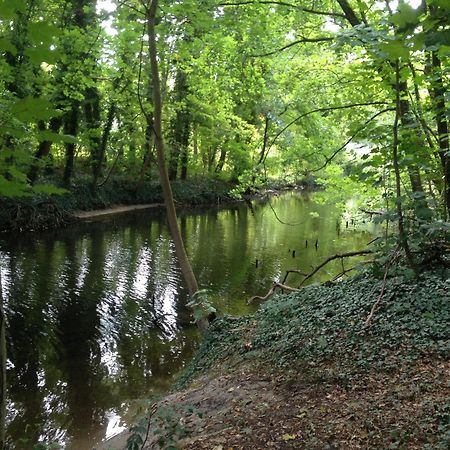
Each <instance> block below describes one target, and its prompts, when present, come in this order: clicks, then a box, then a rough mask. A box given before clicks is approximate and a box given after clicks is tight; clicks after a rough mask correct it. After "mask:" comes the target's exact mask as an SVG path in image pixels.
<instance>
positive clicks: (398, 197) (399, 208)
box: [392, 60, 417, 275]
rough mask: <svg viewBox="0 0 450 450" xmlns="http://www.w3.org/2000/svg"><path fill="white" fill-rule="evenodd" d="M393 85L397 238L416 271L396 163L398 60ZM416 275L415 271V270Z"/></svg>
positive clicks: (400, 106) (398, 92)
mask: <svg viewBox="0 0 450 450" xmlns="http://www.w3.org/2000/svg"><path fill="white" fill-rule="evenodd" d="M395 85H396V88H397V89H396V91H395V105H396V107H395V120H394V126H393V137H394V139H393V144H392V147H393V151H392V163H393V165H394V171H395V190H396V199H395V203H396V207H397V224H398V238H399V243H400V246H401V247H402V248H403V250H404V251H405V255H406V259H407V260H408V263H409V265H410V266H411V268H412V269H413V270H414V271H415V272H416V267H415V264H414V260H413V257H412V254H411V250H410V248H409V244H408V239H407V237H406V232H405V225H404V219H403V210H402V202H401V195H402V192H401V179H400V167H399V163H398V146H399V136H398V134H399V133H398V126H399V121H400V118H401V114H402V113H401V109H402V101H401V97H400V94H401V92H402V87H401V82H400V68H399V61H398V60H397V61H396V63H395ZM416 275H417V272H416Z"/></svg>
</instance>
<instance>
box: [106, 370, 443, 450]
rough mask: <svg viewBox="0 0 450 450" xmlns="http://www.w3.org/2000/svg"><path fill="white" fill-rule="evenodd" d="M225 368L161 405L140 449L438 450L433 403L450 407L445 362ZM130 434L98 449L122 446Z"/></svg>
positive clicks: (436, 424)
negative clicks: (302, 370) (350, 370)
mask: <svg viewBox="0 0 450 450" xmlns="http://www.w3.org/2000/svg"><path fill="white" fill-rule="evenodd" d="M228 372H229V373H227V374H226V375H222V376H218V377H211V376H209V377H201V378H199V379H198V380H196V381H195V382H194V384H193V385H192V386H191V387H190V388H189V389H188V390H185V391H182V392H178V393H175V394H172V395H170V396H168V397H166V398H165V399H164V400H163V401H162V402H160V403H158V408H159V409H158V410H157V411H155V410H156V408H154V412H153V414H152V421H151V423H152V428H151V430H150V433H149V436H148V438H147V442H146V444H145V446H144V448H145V449H147V450H149V449H160V448H167V447H168V446H170V445H172V448H179V449H186V450H203V449H204V450H206V449H208V450H211V449H214V450H225V449H226V450H228V449H233V450H237V449H261V450H262V449H272V448H273V449H325V448H330V449H332V448H339V449H388V448H402V449H422V448H430V449H432V448H439V447H434V446H433V436H434V432H435V431H436V430H437V427H439V425H440V424H439V423H438V422H436V405H441V406H442V411H444V412H445V408H448V407H449V406H450V403H449V400H450V384H449V380H450V363H449V362H448V361H447V362H444V361H440V362H439V361H421V362H419V363H418V364H417V365H416V367H415V370H413V371H412V370H411V368H409V369H408V370H407V372H403V371H402V370H401V369H400V370H397V371H395V372H389V373H387V372H386V373H384V372H374V373H370V374H368V375H366V376H360V377H357V378H355V379H353V380H352V381H351V383H346V382H343V381H342V380H337V379H335V380H333V379H327V378H326V377H324V378H323V379H320V378H310V377H306V376H302V375H301V374H298V373H297V374H294V373H291V374H289V375H288V374H285V373H284V374H281V373H269V369H267V370H264V368H262V367H259V368H257V369H255V368H250V367H249V366H246V367H243V368H242V367H241V368H240V369H236V370H234V369H232V370H229V371H228ZM432 405H433V406H432ZM169 416H170V418H168V417H169ZM128 436H129V434H128V435H126V436H124V435H123V436H121V437H120V438H119V439H120V440H121V441H122V442H121V443H120V441H119V440H117V439H116V441H114V440H112V441H110V442H109V443H108V445H106V446H104V447H102V448H105V449H113V448H116V449H118V448H124V446H122V445H124V444H125V442H126V439H125V438H126V437H128ZM119 445H120V446H119ZM427 445H430V446H429V447H427Z"/></svg>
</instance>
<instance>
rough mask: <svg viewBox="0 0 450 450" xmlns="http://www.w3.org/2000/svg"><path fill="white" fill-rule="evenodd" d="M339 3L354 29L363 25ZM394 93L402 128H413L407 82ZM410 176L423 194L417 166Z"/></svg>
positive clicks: (340, 0)
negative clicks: (396, 97) (398, 106)
mask: <svg viewBox="0 0 450 450" xmlns="http://www.w3.org/2000/svg"><path fill="white" fill-rule="evenodd" d="M337 2H338V3H339V6H340V7H341V9H342V12H343V13H344V16H345V18H346V19H347V21H348V22H349V23H350V25H351V26H352V27H356V26H360V25H363V24H364V22H363V20H362V19H360V18H359V17H358V16H357V15H356V13H355V10H354V9H353V8H352V6H351V5H350V3H349V2H348V1H347V0H337ZM390 65H391V67H392V69H393V70H394V72H395V70H396V69H395V63H392V62H391V63H390ZM393 89H394V91H395V92H396V93H397V91H398V90H400V94H401V96H400V109H399V121H400V123H401V125H402V126H404V127H411V125H412V124H413V122H412V121H411V116H410V105H409V100H408V88H407V84H406V81H400V82H399V85H397V86H393ZM408 174H409V179H410V182H411V187H412V190H413V191H414V192H423V187H422V180H421V177H420V171H419V169H418V167H417V166H415V165H414V164H413V165H410V166H408Z"/></svg>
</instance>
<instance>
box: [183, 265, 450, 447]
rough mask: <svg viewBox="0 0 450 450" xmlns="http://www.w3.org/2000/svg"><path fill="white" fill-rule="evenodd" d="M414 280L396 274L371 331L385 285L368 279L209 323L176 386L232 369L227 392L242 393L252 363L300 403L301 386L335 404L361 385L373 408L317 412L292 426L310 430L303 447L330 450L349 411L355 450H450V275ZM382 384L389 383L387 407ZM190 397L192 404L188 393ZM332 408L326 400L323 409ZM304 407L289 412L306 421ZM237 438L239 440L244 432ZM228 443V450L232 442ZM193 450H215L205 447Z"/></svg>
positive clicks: (314, 289)
mask: <svg viewBox="0 0 450 450" xmlns="http://www.w3.org/2000/svg"><path fill="white" fill-rule="evenodd" d="M410 276H411V274H409V273H408V272H405V271H404V270H395V271H392V273H390V276H389V278H388V279H387V284H386V290H385V292H384V296H383V299H382V301H381V304H380V306H379V308H378V309H377V311H376V313H375V316H374V317H373V320H372V322H371V324H370V325H369V326H365V321H366V319H367V316H368V315H369V314H370V311H371V309H372V307H373V305H374V303H375V301H376V300H377V297H378V296H379V294H380V291H381V286H382V284H383V282H382V281H381V280H379V279H377V278H375V277H374V276H373V274H367V273H366V274H360V275H358V276H357V277H354V278H352V279H349V280H347V281H343V282H340V283H336V284H325V285H313V286H309V287H306V288H304V289H303V290H302V291H300V292H298V293H293V294H289V295H280V296H277V297H275V298H273V299H271V300H270V301H268V302H267V303H265V304H264V305H262V306H261V308H260V309H259V310H258V311H257V312H256V313H255V314H254V315H252V316H247V317H242V318H229V317H224V318H221V319H219V320H217V321H216V322H214V324H213V325H212V326H211V329H210V331H209V332H208V334H207V335H206V336H205V339H204V341H203V343H202V345H201V347H200V349H199V350H198V352H197V353H196V355H195V357H194V360H193V362H192V363H191V365H190V366H189V367H188V368H187V370H186V371H185V372H184V374H183V376H182V377H181V379H180V380H179V381H178V388H184V387H186V386H188V385H189V382H191V381H192V380H193V379H195V377H196V376H203V375H204V374H205V373H209V374H214V375H213V376H220V375H222V374H223V373H224V371H225V373H226V374H229V375H227V376H228V377H229V378H231V380H232V381H231V382H230V386H233V387H231V388H230V387H229V386H227V388H229V389H234V388H235V389H239V385H240V383H243V382H244V381H243V380H245V379H248V377H251V376H252V375H248V372H245V375H242V373H243V368H245V367H247V366H250V369H248V370H249V372H250V373H251V374H255V375H254V378H255V380H259V379H261V378H267V377H269V378H270V377H273V378H275V379H276V380H277V383H278V384H280V383H281V386H282V387H283V389H286V390H287V396H288V398H289V397H291V396H294V393H295V389H294V386H296V385H300V386H303V388H302V389H303V390H307V389H308V386H311V389H312V390H314V391H315V392H316V394H315V395H316V396H317V395H319V394H317V392H320V391H321V390H323V389H325V390H326V391H327V395H328V398H332V397H333V396H334V395H335V394H336V390H337V391H339V390H344V391H345V392H347V393H349V394H348V395H349V396H350V397H351V396H352V395H353V394H352V392H353V391H354V390H355V389H356V391H357V390H358V388H357V386H364V389H367V396H366V398H365V400H364V401H366V402H368V403H367V406H366V407H365V408H367V409H366V410H364V407H363V408H362V410H360V409H359V408H357V407H356V406H355V405H357V404H359V403H360V402H361V399H360V398H352V401H351V400H348V399H347V400H346V403H344V404H340V405H339V404H337V405H335V406H336V408H337V410H338V411H340V412H341V414H340V415H339V414H338V415H337V416H336V417H334V418H333V419H330V416H331V414H332V413H331V412H330V411H331V410H332V409H333V407H332V406H329V405H327V406H326V410H328V413H329V414H330V416H326V417H314V415H313V414H311V417H309V421H310V422H309V423H308V422H306V423H305V424H303V426H304V428H303V429H302V428H298V427H299V425H298V424H297V425H296V427H297V428H296V429H295V428H294V431H295V432H297V433H298V430H299V429H300V430H301V432H306V434H307V435H308V428H309V427H311V428H310V431H309V433H310V437H309V438H308V439H309V440H307V441H306V443H305V441H303V442H302V445H306V446H305V447H299V448H325V447H324V446H326V445H327V442H328V441H327V438H325V437H324V436H327V435H330V433H331V429H332V428H333V425H331V424H330V420H335V423H339V421H340V420H341V419H340V417H339V416H341V417H342V414H344V415H345V413H342V411H345V412H347V410H348V411H349V413H351V414H354V415H356V417H354V419H350V423H351V420H355V423H354V427H355V429H354V430H353V431H352V433H354V436H353V439H355V442H354V445H356V447H355V448H357V445H358V442H359V443H361V440H362V442H366V443H367V444H368V445H369V448H427V449H428V448H429V449H431V448H433V449H444V448H448V445H449V444H450V439H449V438H450V434H449V433H450V422H449V418H450V417H449V408H448V406H449V401H450V397H449V395H448V385H447V386H446V383H448V361H449V357H450V339H449V334H448V324H449V322H450V303H449V301H448V294H449V289H448V282H449V281H448V280H449V276H450V272H449V271H448V270H444V269H442V268H438V267H437V268H435V270H433V271H428V272H426V273H423V274H422V276H421V278H420V280H419V281H417V282H414V283H411V281H412V280H411V277H410ZM446 367H447V369H446ZM392 380H396V381H395V383H393V382H392ZM378 383H381V386H383V388H382V392H383V394H382V395H383V396H384V397H383V399H382V400H380V398H379V397H380V389H381V387H379V386H378ZM202 384H205V383H204V381H203V382H202ZM371 384H373V388H375V389H372V386H370V385H371ZM305 386H306V387H305ZM377 386H378V387H377ZM196 388H197V389H198V383H197V387H196ZM202 395H207V394H206V393H202ZM217 395H218V396H220V395H223V394H222V393H217ZM184 397H188V398H189V391H188V394H187V395H186V394H183V396H182V398H184ZM256 398H257V397H256ZM303 400H305V399H303ZM251 401H252V400H250V402H251ZM254 401H255V399H253V402H254ZM291 401H292V399H291ZM320 402H323V403H322V404H321V403H320ZM326 402H327V400H326V399H322V400H319V406H320V405H321V406H320V408H324V407H325V406H324V405H325V404H326ZM352 402H353V403H352ZM370 402H372V403H370ZM377 402H379V403H381V406H379V405H378V404H377ZM383 402H387V403H391V402H395V404H396V406H394V405H392V406H390V407H389V410H388V411H386V408H385V403H384V404H383ZM286 403H289V400H286ZM307 403H308V402H306V400H305V404H296V403H295V402H294V404H290V408H292V409H294V408H300V409H301V408H303V409H301V410H302V411H303V413H301V415H300V416H301V417H300V418H302V417H303V416H306V412H305V411H307V409H308V408H307ZM352 405H353V406H352ZM369 405H370V406H369ZM278 407H281V408H287V406H286V405H279V406H278ZM352 408H353V412H352V411H351V410H352ZM402 409H403V412H402V411H401V410H402ZM322 412H323V411H322ZM393 412H394V414H393V416H394V417H392V414H391V413H393ZM271 413H273V410H272V411H271ZM289 414H291V416H293V414H292V411H291V412H286V415H287V416H289ZM395 414H398V416H397V417H395ZM308 415H309V412H308ZM319 415H320V414H319ZM406 415H410V417H409V418H406ZM295 417H299V416H295ZM211 420H212V419H211ZM255 420H256V419H255ZM257 420H259V421H262V422H263V423H264V424H265V425H266V426H270V425H269V421H272V422H274V421H275V419H274V417H272V416H271V414H269V419H268V418H267V417H265V416H264V415H261V416H259V418H258V419H257ZM327 424H328V425H327ZM284 425H285V426H286V427H285V431H284V433H289V432H290V431H289V425H288V423H287V422H285V423H284ZM305 425H306V427H305ZM202 426H205V425H204V424H203V425H202ZM351 426H353V425H351ZM360 427H362V428H363V434H362V436H361V435H360V434H359V430H358V428H360ZM327 428H328V429H327ZM286 430H287V431H286ZM311 430H312V432H311ZM314 430H315V431H314ZM364 430H365V431H364ZM233 432H234V433H236V434H238V433H239V432H242V430H238V431H236V429H234V431H233ZM194 433H198V430H194ZM230 434H232V433H230ZM244 434H245V431H244ZM228 436H229V435H228ZM331 436H333V435H332V433H331ZM294 438H295V435H294ZM339 438H340V439H344V438H343V437H342V436H339ZM339 438H337V436H336V435H335V436H334V437H333V439H339ZM228 439H229V440H228V441H227V444H228V445H230V446H231V444H232V437H231V438H230V437H228ZM380 439H381V440H380ZM344 442H345V440H341V441H339V440H338V441H335V445H338V447H339V446H340V445H344ZM207 443H208V441H207ZM240 443H241V444H242V442H240ZM210 444H211V442H210ZM367 444H366V445H367ZM262 445H263V444H262ZM352 445H353V444H352ZM192 448H208V447H207V445H206V444H205V447H192ZM248 448H250V447H248ZM294 448H297V447H294ZM348 448H353V447H352V446H349V447H348Z"/></svg>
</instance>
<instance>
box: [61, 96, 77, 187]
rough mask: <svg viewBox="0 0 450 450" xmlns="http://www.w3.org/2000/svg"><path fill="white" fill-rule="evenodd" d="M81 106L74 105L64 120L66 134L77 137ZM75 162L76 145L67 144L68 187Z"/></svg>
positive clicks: (66, 175) (66, 173) (65, 182)
mask: <svg viewBox="0 0 450 450" xmlns="http://www.w3.org/2000/svg"><path fill="white" fill-rule="evenodd" d="M78 121H79V105H78V104H77V103H75V102H74V103H72V107H71V109H70V111H69V112H68V113H67V115H66V117H65V118H64V133H65V134H70V135H72V136H76V135H77V132H78ZM74 160H75V143H73V142H69V143H67V144H66V164H65V167H64V175H63V183H64V184H65V185H66V186H68V185H69V184H70V180H71V179H72V175H73V164H74Z"/></svg>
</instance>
